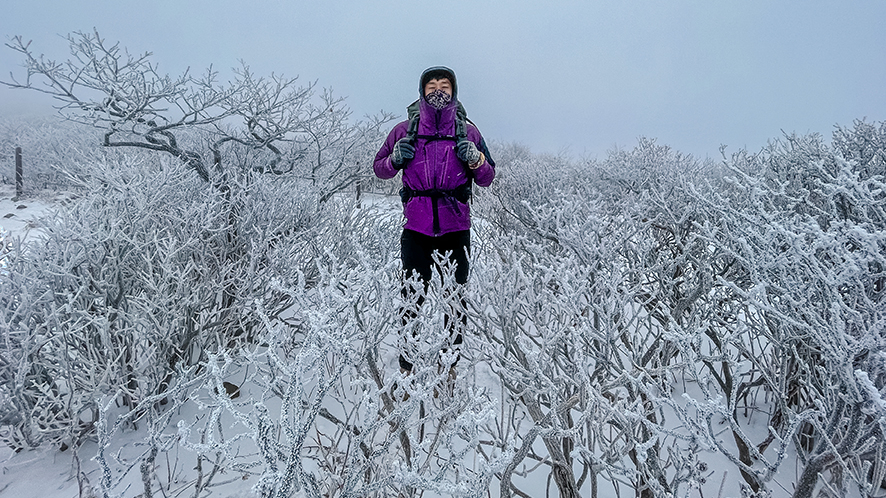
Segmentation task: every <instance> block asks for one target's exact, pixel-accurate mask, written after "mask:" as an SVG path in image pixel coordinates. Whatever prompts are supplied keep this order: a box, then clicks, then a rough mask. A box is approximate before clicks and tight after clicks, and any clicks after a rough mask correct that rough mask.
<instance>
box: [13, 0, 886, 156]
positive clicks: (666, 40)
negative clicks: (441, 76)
mask: <svg viewBox="0 0 886 498" xmlns="http://www.w3.org/2000/svg"><path fill="white" fill-rule="evenodd" d="M0 5H2V7H0V35H2V36H3V37H4V40H5V41H8V40H9V38H10V37H11V36H13V35H22V36H23V37H24V38H25V39H30V40H33V45H32V47H33V48H34V49H35V51H37V52H40V53H45V54H46V55H47V56H51V57H55V58H64V57H66V55H67V44H66V42H65V40H64V39H63V38H62V37H63V36H64V35H66V34H68V33H70V32H73V31H84V30H85V31H89V30H92V29H93V28H96V29H98V30H99V32H100V34H101V35H102V36H103V37H104V38H106V39H107V40H109V41H119V42H120V43H121V45H122V46H125V47H127V48H128V49H129V50H130V51H131V52H136V53H141V52H146V51H150V52H153V54H154V60H155V61H156V62H158V63H159V64H160V69H161V71H163V72H168V73H171V74H178V73H180V72H182V71H183V70H184V69H185V68H186V67H188V66H190V67H191V68H192V69H195V70H197V72H200V70H202V69H205V68H206V67H208V66H209V65H210V64H212V65H213V66H215V67H216V68H230V67H233V66H236V65H237V64H238V61H239V60H241V59H242V60H243V61H245V62H246V63H247V64H249V65H250V66H251V68H252V69H253V70H254V71H255V72H256V73H258V74H261V75H268V74H270V73H271V72H274V73H278V74H279V73H282V74H284V75H286V76H299V78H300V79H301V80H302V81H304V82H309V81H317V83H318V85H319V86H321V87H330V88H332V89H333V90H334V91H335V93H336V94H338V95H341V96H346V97H347V103H348V105H349V106H350V108H351V109H352V110H353V111H354V114H355V116H356V117H360V116H363V115H365V114H374V113H376V112H378V111H381V110H385V111H390V112H394V113H397V114H400V115H404V114H405V109H404V108H405V106H406V105H407V104H409V103H410V102H412V100H414V99H415V98H416V96H417V94H418V82H417V80H418V77H419V74H420V73H421V71H422V70H423V69H425V68H426V67H428V66H432V65H440V64H443V65H447V66H449V67H451V68H452V69H454V70H455V72H456V75H457V77H458V83H459V97H460V100H461V101H462V102H463V103H464V104H465V106H466V108H467V110H468V114H469V116H470V117H471V118H472V120H473V121H474V122H475V123H477V125H478V126H479V127H480V130H481V131H482V132H483V134H484V135H485V136H486V137H487V138H488V139H496V140H503V141H508V142H518V143H522V144H524V145H527V146H529V147H530V148H532V149H533V150H534V151H537V152H554V153H556V152H561V151H564V152H568V153H570V154H572V155H574V156H585V155H587V156H592V157H604V156H605V155H606V151H607V150H610V149H612V148H614V147H621V148H631V147H633V146H634V145H635V144H636V143H637V139H638V137H640V136H646V137H650V138H655V139H656V140H657V142H658V143H660V144H666V145H669V146H671V147H673V148H674V149H677V150H679V151H682V152H686V153H691V154H693V155H695V156H699V157H704V156H712V157H719V152H718V149H719V146H720V145H721V144H724V145H727V146H728V149H727V150H732V151H735V150H737V149H738V148H741V147H745V148H748V149H749V150H752V151H756V150H759V149H760V148H762V147H763V146H764V145H765V144H766V141H767V140H768V139H770V138H774V137H778V136H781V133H782V130H784V131H786V132H794V131H796V132H799V133H806V132H817V133H821V134H822V135H824V136H825V137H827V138H829V137H830V134H831V132H832V131H833V129H834V125H842V126H851V124H852V121H853V120H854V119H862V118H866V119H867V121H868V122H871V121H883V120H886V28H884V25H886V1H884V0H862V1H855V0H843V1H819V0H805V1H799V0H795V1H777V0H741V1H738V0H735V1H717V2H713V1H702V0H694V1H684V0H643V1H634V0H620V1H616V0H608V1H605V2H604V1H593V0H574V1H568V0H546V1H539V0H532V1H529V0H513V1H505V0H473V1H470V0H448V1H445V2H427V1H422V0H385V1H373V2H370V1H358V0H351V1H345V0H301V1H297V0H292V1H288V2H283V1H270V0H248V1H247V0H240V1H233V0H148V1H139V2H135V1H130V0H29V1H15V0H2V4H0ZM21 63H22V61H21V58H20V57H19V56H18V55H17V54H16V53H14V52H13V51H12V50H10V49H8V48H6V47H2V50H0V75H2V78H0V79H3V80H6V79H8V75H9V73H10V72H13V73H15V74H18V75H19V76H21V75H23V74H24V73H23V69H22V68H21ZM52 105H53V102H52V101H51V100H50V99H47V98H43V97H41V96H39V95H37V94H35V93H34V92H24V91H13V90H9V89H7V88H5V87H3V88H0V115H13V114H22V113H29V112H36V113H45V112H52V109H51V106H52Z"/></svg>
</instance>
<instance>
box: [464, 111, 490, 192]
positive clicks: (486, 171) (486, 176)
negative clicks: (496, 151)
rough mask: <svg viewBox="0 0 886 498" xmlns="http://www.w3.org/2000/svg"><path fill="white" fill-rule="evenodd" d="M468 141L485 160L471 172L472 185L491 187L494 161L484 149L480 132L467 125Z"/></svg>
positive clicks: (484, 143)
mask: <svg viewBox="0 0 886 498" xmlns="http://www.w3.org/2000/svg"><path fill="white" fill-rule="evenodd" d="M468 140H470V141H471V142H474V144H476V145H477V148H478V149H480V151H482V152H483V155H484V156H485V158H486V159H485V160H484V161H483V164H481V165H480V166H478V167H477V168H476V169H474V170H473V171H474V183H476V184H477V185H478V186H480V187H488V186H490V185H492V180H493V179H494V178H495V161H494V160H493V159H492V157H491V156H490V155H489V150H488V149H487V148H486V141H485V140H483V136H482V135H480V130H478V129H477V127H476V126H473V125H472V124H469V125H468Z"/></svg>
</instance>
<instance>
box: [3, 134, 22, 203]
mask: <svg viewBox="0 0 886 498" xmlns="http://www.w3.org/2000/svg"><path fill="white" fill-rule="evenodd" d="M6 150H9V149H6ZM23 183H24V179H23V175H22V148H21V147H16V148H15V198H16V199H20V198H21V196H22V187H23V186H24V185H23Z"/></svg>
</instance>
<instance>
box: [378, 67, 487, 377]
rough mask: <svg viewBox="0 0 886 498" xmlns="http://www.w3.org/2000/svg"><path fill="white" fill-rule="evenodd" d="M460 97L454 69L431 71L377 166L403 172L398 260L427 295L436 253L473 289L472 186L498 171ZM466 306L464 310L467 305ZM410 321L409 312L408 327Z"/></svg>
mask: <svg viewBox="0 0 886 498" xmlns="http://www.w3.org/2000/svg"><path fill="white" fill-rule="evenodd" d="M457 97H458V86H457V84H456V79H455V73H454V72H453V71H452V70H451V69H449V68H447V67H443V66H435V67H431V68H428V69H426V70H425V71H424V72H423V73H422V75H421V78H420V80H419V99H418V101H416V102H415V103H413V104H412V105H411V106H409V119H407V120H405V121H403V122H401V123H398V124H397V125H396V126H394V128H393V130H391V132H390V134H388V138H387V140H385V142H384V144H383V145H382V146H381V149H380V150H379V151H378V154H376V156H375V161H374V163H373V169H374V171H375V174H376V176H378V177H379V178H382V179H388V178H393V177H394V176H396V175H397V173H398V172H400V171H402V172H403V175H402V179H403V188H402V189H401V191H400V195H401V200H402V201H403V214H404V215H405V217H406V223H405V225H404V227H403V233H402V235H401V236H400V257H401V261H402V264H403V271H404V274H405V276H406V277H407V278H408V277H411V276H416V277H417V278H418V279H419V280H420V281H421V282H423V283H424V286H425V290H427V286H428V283H429V282H430V280H431V275H432V272H433V271H434V269H435V268H436V269H437V271H439V267H438V266H437V264H436V263H435V262H434V253H435V252H436V253H439V255H440V256H443V255H447V254H448V257H449V261H450V262H451V263H452V264H453V265H455V280H456V282H457V284H458V285H459V286H463V285H465V284H466V283H467V281H468V270H469V268H468V255H469V254H470V247H471V234H470V227H471V209H470V205H469V204H468V203H469V201H470V197H471V185H472V183H473V184H477V185H478V186H481V187H488V186H489V185H490V184H491V183H492V180H493V178H494V177H495V163H494V161H493V160H492V158H491V157H490V154H489V150H488V149H487V147H486V143H485V142H484V140H483V137H482V136H481V135H480V131H479V130H478V129H477V127H476V126H474V125H473V123H471V122H470V121H468V120H467V116H466V113H465V112H464V108H463V107H462V105H461V103H460V102H459V101H458V98H457ZM410 292H414V290H413V289H411V287H410V286H409V285H408V284H404V288H403V293H404V296H407V295H408V294H409V293H410ZM461 303H462V306H464V300H463V298H462V299H461ZM418 304H419V305H420V304H421V297H419V301H418ZM407 315H408V312H406V311H404V315H403V317H402V320H403V323H404V324H405V322H406V321H407V320H408V319H409V316H407ZM458 315H459V316H456V317H447V318H448V323H449V328H450V339H451V341H452V344H453V347H454V348H455V349H456V351H457V350H458V348H459V346H460V345H461V343H462V341H463V337H462V330H463V329H464V325H465V323H466V321H467V317H466V316H465V315H464V310H463V309H462V310H461V312H460V313H458ZM401 339H402V340H406V338H401ZM406 342H408V341H406ZM408 349H409V348H408V347H401V352H400V358H399V363H400V369H401V371H403V372H411V371H412V367H413V360H414V358H410V357H409V356H410V353H409V351H407V350H408ZM450 375H454V370H451V371H450Z"/></svg>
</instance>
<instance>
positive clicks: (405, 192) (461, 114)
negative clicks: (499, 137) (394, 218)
mask: <svg viewBox="0 0 886 498" xmlns="http://www.w3.org/2000/svg"><path fill="white" fill-rule="evenodd" d="M406 113H407V117H408V119H409V127H408V128H407V131H406V138H407V139H408V140H409V143H410V144H412V145H413V146H415V141H416V140H417V139H419V138H421V139H424V140H452V141H454V142H455V143H456V144H458V143H459V142H461V141H462V140H467V139H468V127H467V123H471V124H474V123H473V121H471V120H470V119H468V113H467V112H466V111H465V108H464V106H463V105H462V104H461V102H459V103H458V110H457V111H456V114H455V136H450V135H443V136H440V135H419V134H418V118H419V114H420V111H419V101H418V100H416V101H415V102H413V103H412V104H409V106H408V107H407V108H406ZM474 126H477V125H474ZM479 148H480V152H482V153H483V154H484V155H485V156H486V161H487V162H488V163H489V164H490V165H492V166H495V161H493V160H492V156H491V155H490V154H489V149H488V148H487V147H486V141H485V140H483V137H482V136H481V137H480V147H479ZM465 169H466V170H467V173H468V174H467V176H468V181H467V182H465V183H463V184H462V185H459V186H458V187H455V188H454V189H450V190H444V189H437V188H434V189H428V190H413V189H411V188H409V187H407V186H406V185H405V184H404V185H403V188H401V189H400V201H401V202H403V204H406V202H408V201H409V199H412V198H413V197H429V198H430V199H431V203H432V206H433V213H434V222H433V230H434V233H435V234H437V233H440V218H439V214H438V211H437V203H438V201H439V200H440V199H441V198H444V197H450V198H453V199H456V200H458V201H459V202H461V203H463V204H467V203H469V202H471V198H472V192H471V185H472V184H473V183H474V171H473V170H472V169H470V168H465Z"/></svg>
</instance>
